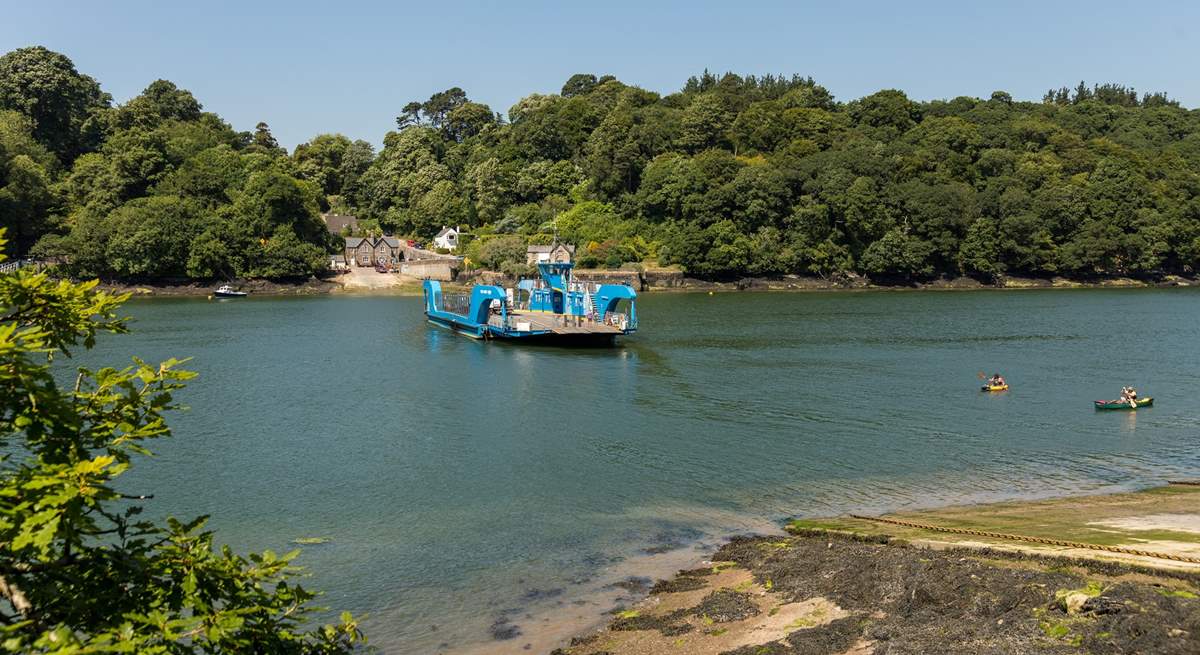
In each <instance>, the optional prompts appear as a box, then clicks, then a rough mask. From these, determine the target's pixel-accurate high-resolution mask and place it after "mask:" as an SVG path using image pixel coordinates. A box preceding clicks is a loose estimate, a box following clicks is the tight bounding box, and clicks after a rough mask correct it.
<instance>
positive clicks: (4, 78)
mask: <svg viewBox="0 0 1200 655" xmlns="http://www.w3.org/2000/svg"><path fill="white" fill-rule="evenodd" d="M111 102H112V97H111V96H109V95H108V94H107V93H104V92H103V91H101V90H100V85H99V84H98V83H97V82H96V80H94V79H92V78H91V77H88V76H87V75H83V74H80V73H79V71H77V70H75V64H74V63H72V62H71V60H70V59H68V58H67V57H66V56H64V55H62V54H59V53H57V52H52V51H50V50H47V49H46V48H43V47H42V46H34V47H30V48H20V49H17V50H13V51H12V52H9V53H7V54H5V55H4V56H0V109H12V110H16V111H18V112H20V113H22V114H24V115H25V116H27V117H29V118H30V119H31V120H32V121H33V135H34V138H36V139H37V140H38V142H40V143H42V144H43V145H45V146H46V147H47V148H49V149H50V150H51V152H53V153H54V154H55V155H57V156H58V158H59V160H60V161H62V162H63V163H66V164H69V163H71V162H72V161H74V160H75V158H76V157H78V156H79V155H81V154H83V153H85V152H88V151H90V150H93V149H95V148H96V147H98V146H99V142H100V139H101V137H102V136H103V134H102V131H103V116H102V114H103V112H104V110H106V109H108V107H109V105H110V104H111Z"/></svg>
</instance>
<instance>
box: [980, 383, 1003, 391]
mask: <svg viewBox="0 0 1200 655" xmlns="http://www.w3.org/2000/svg"><path fill="white" fill-rule="evenodd" d="M980 391H1008V385H1007V384H985V385H983V388H982V389H980Z"/></svg>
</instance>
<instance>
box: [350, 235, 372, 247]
mask: <svg viewBox="0 0 1200 655" xmlns="http://www.w3.org/2000/svg"><path fill="white" fill-rule="evenodd" d="M363 241H367V238H366V237H346V247H347V248H357V247H359V246H361V245H362V242H363Z"/></svg>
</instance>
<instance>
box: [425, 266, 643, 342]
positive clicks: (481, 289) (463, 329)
mask: <svg viewBox="0 0 1200 655" xmlns="http://www.w3.org/2000/svg"><path fill="white" fill-rule="evenodd" d="M573 269H574V265H573V264H570V263H562V262H551V263H541V264H538V273H539V274H540V278H539V279H536V280H521V281H520V282H519V283H518V284H517V286H516V288H513V289H505V288H503V287H500V286H496V285H476V286H474V287H472V288H471V293H470V294H459V295H446V294H444V293H443V292H442V285H441V283H440V282H438V281H436V280H426V281H425V283H424V293H425V316H426V318H427V319H428V320H429V322H430V323H433V324H434V325H437V326H439V327H444V328H447V329H450V330H454V331H455V332H457V333H459V334H462V335H465V336H468V337H472V338H475V339H511V340H515V341H521V342H544V343H555V344H572V345H575V344H579V345H607V344H611V343H613V342H614V341H615V340H616V338H617V337H618V336H623V335H628V334H632V333H634V332H636V331H637V309H636V305H635V303H636V299H637V292H636V291H634V290H633V288H631V287H629V286H627V285H624V284H596V283H593V282H581V281H577V280H575V279H574V275H573ZM620 310H624V311H620Z"/></svg>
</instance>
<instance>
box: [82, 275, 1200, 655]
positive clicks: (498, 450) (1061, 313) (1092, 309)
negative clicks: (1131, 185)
mask: <svg viewBox="0 0 1200 655" xmlns="http://www.w3.org/2000/svg"><path fill="white" fill-rule="evenodd" d="M420 307H421V305H420V299H419V298H381V297H363V298H354V297H331V298H301V299H267V298H251V299H249V300H246V301H234V302H210V301H205V300H166V299H163V300H153V301H141V302H134V303H131V304H130V305H129V306H128V309H129V312H130V313H131V314H132V315H133V316H135V317H136V319H137V321H136V323H135V325H134V328H135V333H134V334H133V335H131V336H122V337H113V338H109V339H106V340H104V341H103V342H102V343H101V344H100V346H99V347H97V348H96V350H95V351H93V352H91V353H88V354H87V355H86V356H84V357H83V358H82V359H83V360H84V361H85V362H86V363H88V364H93V365H94V364H97V363H101V362H103V363H108V364H111V363H118V364H119V363H121V362H124V361H127V360H126V357H127V356H128V355H129V354H133V353H136V354H138V355H140V356H142V357H144V358H146V359H149V360H157V359H163V358H166V357H169V356H191V357H193V358H194V359H193V361H192V363H191V366H192V368H194V369H196V370H198V371H200V372H201V375H200V377H199V378H197V380H196V381H195V382H194V383H193V384H192V385H191V387H190V388H189V389H188V390H187V391H185V392H184V394H183V396H182V400H183V402H185V403H186V404H188V405H190V406H191V407H192V409H191V410H190V411H189V412H186V413H184V414H180V415H177V416H176V417H175V420H174V425H175V426H176V438H174V439H171V440H169V441H165V442H161V443H159V444H157V448H156V449H157V451H158V453H159V455H158V457H157V458H156V461H154V462H151V463H149V464H148V465H144V466H140V467H139V468H138V469H136V470H135V472H134V473H132V474H130V479H129V481H128V483H127V485H126V486H127V487H129V488H128V489H127V490H128V491H130V492H137V493H147V492H152V493H154V494H155V495H156V499H155V500H154V501H152V502H153V506H152V507H153V508H154V509H155V511H157V512H164V513H165V512H170V513H174V514H176V515H180V516H191V515H195V514H201V513H212V514H213V515H214V519H213V525H214V526H215V527H216V529H217V530H218V533H219V535H220V537H221V539H222V540H224V541H226V542H229V543H231V544H233V545H235V546H236V547H238V548H256V549H261V548H273V549H276V550H289V549H291V548H293V547H294V546H293V545H292V544H291V543H290V542H291V541H292V540H294V539H297V538H302V537H324V538H327V539H329V540H330V541H329V542H328V543H325V544H322V545H319V546H308V547H305V548H304V553H303V556H302V558H301V562H302V563H303V564H306V565H308V566H309V567H311V569H312V570H313V571H314V574H313V576H312V578H311V580H309V581H308V583H307V584H308V585H309V586H312V587H315V588H319V589H322V590H324V591H325V592H326V596H325V597H324V599H323V602H324V603H325V604H327V605H330V606H333V607H335V608H345V609H350V610H352V611H355V612H356V613H366V614H369V618H368V619H367V621H366V626H367V628H368V630H369V635H370V637H371V640H372V643H373V644H374V645H376V646H379V647H380V648H381V649H382V650H384V651H385V652H397V653H410V652H411V653H425V652H434V651H436V650H438V649H439V648H444V647H443V646H441V644H444V643H453V644H454V646H455V648H460V647H462V646H463V645H471V644H478V645H479V646H480V647H481V648H484V649H492V650H497V651H499V652H509V651H518V652H519V651H521V648H522V647H523V646H524V645H525V644H534V646H535V647H534V648H533V650H534V651H535V652H536V651H537V650H539V649H541V647H542V646H544V645H545V644H546V643H547V640H548V639H552V638H553V637H554V633H553V631H549V632H548V631H547V630H546V626H553V625H559V626H562V625H566V624H567V622H568V621H582V622H586V621H589V620H593V618H594V616H595V614H596V613H597V612H599V611H603V610H605V609H608V607H609V606H610V605H609V603H610V602H612V598H610V597H603V598H599V599H597V597H596V596H589V598H590V600H589V601H584V600H580V598H581V596H582V595H584V594H587V593H589V592H591V591H593V590H595V589H596V588H598V587H602V586H603V585H604V584H606V583H608V582H611V581H612V580H614V579H618V578H620V577H622V576H626V575H629V574H631V573H636V572H638V571H652V572H655V571H661V570H665V569H668V568H670V567H672V566H682V565H685V564H686V563H687V560H691V559H697V558H699V557H701V556H702V552H701V551H700V550H699V549H698V546H697V544H700V547H703V546H704V545H705V544H708V543H711V542H712V541H713V540H715V539H717V538H719V537H721V536H723V535H727V534H729V533H731V532H737V531H747V530H761V529H769V528H770V526H771V524H772V522H775V521H778V520H780V519H782V518H784V517H788V516H795V515H803V516H819V515H829V514H834V513H840V512H845V511H849V510H859V511H881V510H886V509H897V508H905V507H920V506H930V505H938V504H947V503H957V502H965V501H974V500H983V499H996V498H1011V497H1034V496H1048V495H1056V494H1066V493H1074V492H1078V491H1081V490H1083V491H1099V490H1105V489H1113V488H1125V487H1136V486H1139V485H1146V484H1150V483H1153V482H1155V481H1159V480H1162V479H1164V478H1167V477H1172V476H1188V475H1197V474H1198V473H1200V451H1198V450H1197V448H1196V445H1197V434H1198V428H1200V418H1198V416H1200V415H1198V414H1197V413H1196V411H1195V410H1196V407H1197V403H1196V402H1195V396H1196V393H1197V390H1198V389H1200V384H1198V383H1200V347H1198V341H1197V337H1198V336H1200V334H1198V332H1200V327H1198V326H1200V292H1197V291H1193V290H1186V289H1185V290H1170V291H1153V290H1134V291H1116V290H1114V291H1107V290H1105V291H1100V290H1090V291H1022V292H1011V293H999V292H940V293H939V292H926V293H851V294H836V293H829V294H748V293H746V294H718V295H715V296H709V295H707V294H686V295H652V296H647V297H643V299H642V300H641V302H640V306H639V314H640V317H641V326H642V331H641V332H640V333H639V334H638V335H635V336H634V337H633V338H631V339H628V340H626V341H625V342H624V343H623V345H621V346H619V347H617V348H615V349H611V350H584V351H567V350H555V349H542V348H527V347H514V346H509V345H505V344H496V343H478V342H475V341H471V340H468V339H465V338H463V337H459V336H455V335H452V334H449V333H447V332H444V331H440V330H438V329H436V328H433V327H431V326H429V325H427V324H426V323H425V322H424V321H423V320H422V317H421V315H420ZM994 370H1000V371H1001V372H1003V373H1004V374H1005V376H1006V377H1007V378H1008V380H1009V382H1010V383H1011V384H1012V386H1013V391H1012V392H1010V393H1008V394H1003V395H1001V394H981V393H980V392H979V391H978V388H979V380H978V379H977V378H976V374H977V373H979V372H981V371H985V372H987V373H989V374H990V373H992V372H993V371H994ZM1125 383H1132V384H1136V385H1137V386H1138V387H1139V389H1140V390H1141V391H1142V393H1143V395H1152V396H1154V397H1155V399H1156V406H1155V407H1154V408H1152V409H1150V410H1145V411H1141V412H1138V413H1136V414H1133V413H1096V412H1094V411H1093V410H1092V408H1091V401H1092V400H1093V399H1097V398H1107V397H1112V396H1114V395H1116V393H1117V391H1118V390H1119V388H1120V386H1121V385H1122V384H1125ZM647 551H649V552H651V553H654V554H652V555H651V554H647ZM609 593H610V596H616V595H618V594H619V593H620V591H619V590H618V591H611V590H609ZM564 608H565V609H564ZM547 610H554V611H556V612H557V613H556V614H553V615H551V616H553V617H554V618H552V619H551V618H548V617H547V615H545V611H547ZM497 621H500V623H499V624H497V628H498V629H503V628H509V627H511V626H513V625H515V626H517V628H518V629H520V630H521V632H522V634H521V635H519V636H517V637H516V638H514V639H511V640H507V641H494V640H492V638H491V636H490V631H491V629H492V626H493V624H494V623H495V622H497ZM505 621H508V622H507V623H506V622H505Z"/></svg>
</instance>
